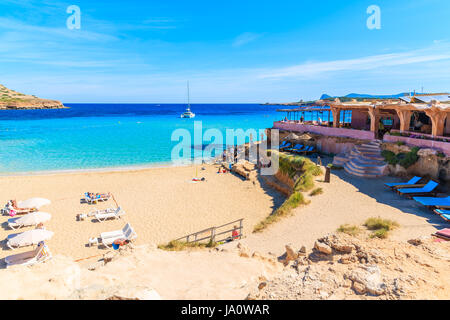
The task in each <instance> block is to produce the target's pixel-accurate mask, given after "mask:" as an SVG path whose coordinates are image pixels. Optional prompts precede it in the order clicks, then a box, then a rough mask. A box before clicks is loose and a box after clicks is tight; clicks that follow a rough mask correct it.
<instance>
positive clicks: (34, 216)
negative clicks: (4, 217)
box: [16, 211, 52, 226]
mask: <svg viewBox="0 0 450 320" xmlns="http://www.w3.org/2000/svg"><path fill="white" fill-rule="evenodd" d="M51 218H52V215H51V214H50V213H47V212H41V211H37V212H31V213H28V214H26V215H24V216H23V217H20V218H19V219H17V220H16V224H23V225H26V226H31V225H35V224H39V223H42V222H46V221H48V220H50V219H51Z"/></svg>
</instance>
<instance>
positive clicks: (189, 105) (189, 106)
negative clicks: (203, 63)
mask: <svg viewBox="0 0 450 320" xmlns="http://www.w3.org/2000/svg"><path fill="white" fill-rule="evenodd" d="M187 91H188V108H189V109H190V108H191V104H190V100H189V98H190V97H189V80H188V82H187Z"/></svg>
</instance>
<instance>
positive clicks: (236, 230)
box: [231, 226, 241, 240]
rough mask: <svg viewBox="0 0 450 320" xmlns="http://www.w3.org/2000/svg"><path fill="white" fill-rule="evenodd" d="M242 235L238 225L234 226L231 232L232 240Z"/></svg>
mask: <svg viewBox="0 0 450 320" xmlns="http://www.w3.org/2000/svg"><path fill="white" fill-rule="evenodd" d="M240 237H241V236H240V235H239V231H238V227H237V226H233V231H232V232H231V238H232V240H237V239H239V238H240Z"/></svg>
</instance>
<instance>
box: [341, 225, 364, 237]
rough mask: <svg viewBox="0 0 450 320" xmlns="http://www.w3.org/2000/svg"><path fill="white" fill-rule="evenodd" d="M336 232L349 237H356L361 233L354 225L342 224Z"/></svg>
mask: <svg viewBox="0 0 450 320" xmlns="http://www.w3.org/2000/svg"><path fill="white" fill-rule="evenodd" d="M337 231H338V232H342V233H346V234H348V235H351V236H356V235H358V234H359V233H361V228H360V227H358V226H355V225H350V224H342V225H341V226H340V227H339V228H338V229H337Z"/></svg>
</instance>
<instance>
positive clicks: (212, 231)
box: [211, 228, 216, 243]
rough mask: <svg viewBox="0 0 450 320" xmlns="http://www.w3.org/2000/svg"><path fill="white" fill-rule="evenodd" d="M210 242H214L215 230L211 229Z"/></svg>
mask: <svg viewBox="0 0 450 320" xmlns="http://www.w3.org/2000/svg"><path fill="white" fill-rule="evenodd" d="M211 242H212V243H214V242H216V228H212V229H211Z"/></svg>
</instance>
